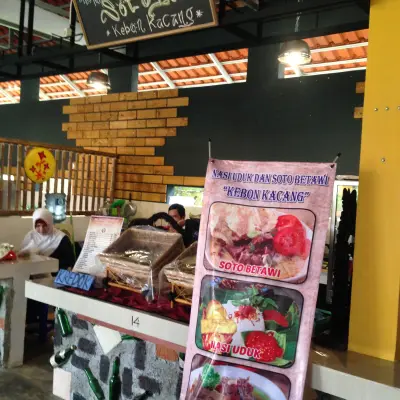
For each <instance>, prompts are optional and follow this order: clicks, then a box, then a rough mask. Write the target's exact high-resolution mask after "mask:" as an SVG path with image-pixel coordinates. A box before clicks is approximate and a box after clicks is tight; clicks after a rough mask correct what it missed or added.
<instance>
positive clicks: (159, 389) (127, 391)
mask: <svg viewBox="0 0 400 400" xmlns="http://www.w3.org/2000/svg"><path fill="white" fill-rule="evenodd" d="M67 315H68V317H69V318H70V321H71V326H72V329H73V334H72V335H71V336H69V337H67V338H63V337H61V335H60V330H59V328H58V326H57V324H56V327H55V328H56V329H55V338H54V345H55V351H58V350H60V349H61V348H65V347H68V346H70V345H73V344H75V345H76V346H77V347H78V349H77V350H76V351H75V353H74V354H73V356H72V357H71V359H70V361H69V362H68V363H67V364H66V365H65V366H64V367H63V369H65V370H67V371H69V372H71V373H72V393H71V400H91V399H93V398H94V396H93V394H92V392H91V389H90V387H89V384H88V381H87V379H86V375H85V373H84V372H83V370H84V369H85V368H86V367H88V366H89V367H90V369H91V370H92V372H93V374H94V376H95V377H96V378H97V379H98V381H99V382H100V384H101V387H102V389H103V391H104V394H105V396H106V399H108V381H109V379H110V375H111V372H112V364H113V361H114V358H115V357H116V356H120V358H121V369H120V378H121V380H122V396H121V399H122V400H132V399H135V398H137V397H138V396H140V395H142V394H144V393H145V392H146V391H147V392H148V393H149V397H148V398H149V399H158V400H177V399H179V394H180V389H181V382H182V373H181V372H180V370H179V365H178V362H170V361H166V360H162V359H160V358H157V356H156V346H155V345H154V344H153V343H150V342H145V341H142V340H139V339H138V340H136V339H135V340H127V341H123V342H122V343H120V344H119V345H118V346H117V347H116V348H114V349H113V350H112V351H111V352H110V353H109V354H104V353H103V351H102V348H101V346H100V344H99V342H98V341H97V337H96V334H95V333H94V331H93V326H92V324H91V323H89V322H87V321H84V320H81V319H78V318H77V316H76V315H75V314H71V313H69V312H67Z"/></svg>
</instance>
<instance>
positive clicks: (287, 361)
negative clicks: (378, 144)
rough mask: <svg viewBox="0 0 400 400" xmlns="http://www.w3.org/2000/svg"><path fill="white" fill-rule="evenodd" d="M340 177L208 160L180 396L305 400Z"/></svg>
mask: <svg viewBox="0 0 400 400" xmlns="http://www.w3.org/2000/svg"><path fill="white" fill-rule="evenodd" d="M334 177H335V166H334V165H332V164H310V163H278V162H276V163H268V162H244V161H243V162H240V161H220V160H211V161H210V162H209V165H208V170H207V178H206V186H205V192H204V201H203V209H202V218H201V228H200V238H199V246H198V252H197V261H196V278H195V287H194V293H193V303H192V313H191V320H190V329H189V339H188V343H187V351H186V362H185V370H184V377H183V385H182V393H181V400H200V399H208V398H210V399H211V398H212V399H224V400H230V399H246V400H300V399H302V397H303V390H304V382H305V376H306V371H307V362H308V356H309V351H310V341H311V335H312V329H313V318H314V313H315V305H316V299H317V294H318V285H319V277H320V273H321V266H322V260H323V254H324V248H325V240H326V232H327V228H328V220H329V213H330V205H331V198H332V189H333V181H334Z"/></svg>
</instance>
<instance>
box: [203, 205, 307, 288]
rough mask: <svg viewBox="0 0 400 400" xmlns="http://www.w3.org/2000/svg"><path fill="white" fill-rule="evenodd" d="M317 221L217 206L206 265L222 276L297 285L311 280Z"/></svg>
mask: <svg viewBox="0 0 400 400" xmlns="http://www.w3.org/2000/svg"><path fill="white" fill-rule="evenodd" d="M314 225H315V215H314V214H313V213H312V212H311V211H309V210H305V209H281V208H262V207H249V206H243V205H237V204H227V203H220V202H218V203H214V204H212V206H211V207H210V214H209V219H208V227H207V239H206V246H205V257H204V265H205V267H206V268H207V269H216V270H218V271H221V272H226V273H232V274H240V275H247V276H256V277H261V278H267V279H274V280H279V281H285V282H292V283H302V282H304V281H305V279H306V278H307V273H308V265H309V260H310V252H311V245H312V240H313V233H314Z"/></svg>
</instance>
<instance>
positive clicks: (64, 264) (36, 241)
mask: <svg viewBox="0 0 400 400" xmlns="http://www.w3.org/2000/svg"><path fill="white" fill-rule="evenodd" d="M32 220H33V230H31V231H30V232H28V233H27V234H26V236H25V238H24V240H23V241H22V246H21V250H20V251H19V253H18V255H19V256H24V255H29V254H39V255H42V256H47V257H52V258H56V259H57V260H58V263H59V268H62V269H68V268H70V267H73V266H74V264H75V255H74V250H73V248H72V243H71V240H70V239H69V237H68V236H67V235H66V234H65V233H64V232H61V231H60V230H58V229H56V228H54V224H53V215H52V214H51V212H50V211H48V210H46V209H45V208H39V209H37V210H36V211H35V212H34V213H33V216H32ZM52 275H53V276H55V275H57V274H56V273H54V274H52ZM46 276H47V274H43V275H38V276H36V277H37V278H44V277H46ZM48 276H50V275H48ZM46 310H47V308H46V307H44V306H43V304H41V303H39V302H37V301H34V300H29V299H28V302H27V310H26V322H27V323H28V324H29V323H36V322H37V321H38V319H39V315H41V314H42V312H43V311H46ZM46 318H47V315H46Z"/></svg>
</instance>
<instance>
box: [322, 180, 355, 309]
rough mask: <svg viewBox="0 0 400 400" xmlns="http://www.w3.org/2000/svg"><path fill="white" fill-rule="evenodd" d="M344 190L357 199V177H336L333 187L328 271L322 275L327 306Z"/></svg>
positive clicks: (330, 300)
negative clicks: (325, 287)
mask: <svg viewBox="0 0 400 400" xmlns="http://www.w3.org/2000/svg"><path fill="white" fill-rule="evenodd" d="M344 189H349V190H350V191H352V190H355V191H356V193H357V197H358V176H337V179H336V180H335V183H334V186H333V198H332V210H331V217H330V222H329V230H328V236H327V243H328V246H329V247H328V248H329V257H328V270H327V271H325V272H324V271H323V274H324V273H325V274H327V290H326V302H327V303H328V304H331V303H332V295H333V292H332V280H333V265H334V262H335V251H334V250H335V243H336V235H337V230H338V227H339V222H340V217H341V214H342V196H343V190H344Z"/></svg>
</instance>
